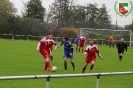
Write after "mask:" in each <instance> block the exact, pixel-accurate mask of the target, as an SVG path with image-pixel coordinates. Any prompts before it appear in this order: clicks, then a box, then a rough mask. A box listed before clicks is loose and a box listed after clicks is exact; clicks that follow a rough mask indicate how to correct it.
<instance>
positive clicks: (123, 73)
mask: <svg viewBox="0 0 133 88" xmlns="http://www.w3.org/2000/svg"><path fill="white" fill-rule="evenodd" d="M127 74H132V75H133V72H108V73H91V74H89V73H87V74H60V75H30V76H5V77H0V80H13V79H36V78H46V88H50V78H65V77H86V76H97V80H96V88H100V76H109V75H127Z"/></svg>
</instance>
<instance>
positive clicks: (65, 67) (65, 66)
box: [64, 61, 67, 70]
mask: <svg viewBox="0 0 133 88" xmlns="http://www.w3.org/2000/svg"><path fill="white" fill-rule="evenodd" d="M64 69H65V70H67V62H66V61H64Z"/></svg>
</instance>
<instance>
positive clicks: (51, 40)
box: [47, 35, 58, 61]
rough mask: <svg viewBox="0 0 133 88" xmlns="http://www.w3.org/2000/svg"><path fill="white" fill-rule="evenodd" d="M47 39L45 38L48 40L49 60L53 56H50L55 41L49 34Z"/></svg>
mask: <svg viewBox="0 0 133 88" xmlns="http://www.w3.org/2000/svg"><path fill="white" fill-rule="evenodd" d="M48 38H49V39H48V40H47V42H48V46H49V49H50V58H51V61H52V60H53V56H52V50H53V45H55V50H56V49H57V47H58V46H57V43H56V42H55V41H54V40H53V39H52V38H53V36H52V35H49V36H48Z"/></svg>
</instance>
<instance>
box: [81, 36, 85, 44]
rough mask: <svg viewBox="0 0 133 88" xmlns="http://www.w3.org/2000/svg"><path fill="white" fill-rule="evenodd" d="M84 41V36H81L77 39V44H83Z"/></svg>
mask: <svg viewBox="0 0 133 88" xmlns="http://www.w3.org/2000/svg"><path fill="white" fill-rule="evenodd" d="M85 40H86V38H85V37H84V36H81V37H80V38H79V44H85Z"/></svg>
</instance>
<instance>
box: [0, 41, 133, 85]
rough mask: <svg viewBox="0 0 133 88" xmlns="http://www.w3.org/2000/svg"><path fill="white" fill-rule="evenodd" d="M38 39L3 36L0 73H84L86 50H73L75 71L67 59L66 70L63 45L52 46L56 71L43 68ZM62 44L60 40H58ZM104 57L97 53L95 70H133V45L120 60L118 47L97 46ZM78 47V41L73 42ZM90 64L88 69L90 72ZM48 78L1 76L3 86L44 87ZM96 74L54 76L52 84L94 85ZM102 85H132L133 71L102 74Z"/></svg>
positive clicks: (7, 74) (16, 74) (6, 74)
mask: <svg viewBox="0 0 133 88" xmlns="http://www.w3.org/2000/svg"><path fill="white" fill-rule="evenodd" d="M37 44H38V41H23V40H14V41H11V40H4V39H0V76H21V75H47V74H75V73H81V71H82V67H83V64H84V60H85V55H84V54H83V53H78V52H75V51H74V62H75V65H76V71H75V72H73V71H72V66H71V64H70V61H69V59H68V62H67V63H68V71H67V72H64V64H63V46H62V47H61V48H59V49H57V50H56V51H55V50H53V56H54V60H53V61H52V62H51V66H57V68H58V69H57V71H56V72H53V73H51V72H44V71H43V68H44V58H43V57H42V55H41V54H40V53H39V52H36V51H35V50H36V46H37ZM59 44H60V43H59ZM98 48H99V50H100V53H101V55H102V56H103V58H104V59H103V60H101V59H99V58H98V57H97V60H96V63H95V66H94V68H93V72H94V73H101V72H126V71H133V48H128V51H127V52H125V54H124V56H123V60H122V61H119V59H118V55H117V49H116V47H115V48H109V47H108V46H98ZM74 49H75V44H74ZM89 68H90V65H88V68H87V69H86V71H85V73H89ZM45 86H46V79H45V78H44V79H23V80H0V88H45ZM95 87H96V77H94V76H93V77H91V76H90V77H74V78H51V81H50V88H95ZM100 88H133V75H117V76H101V79H100Z"/></svg>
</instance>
